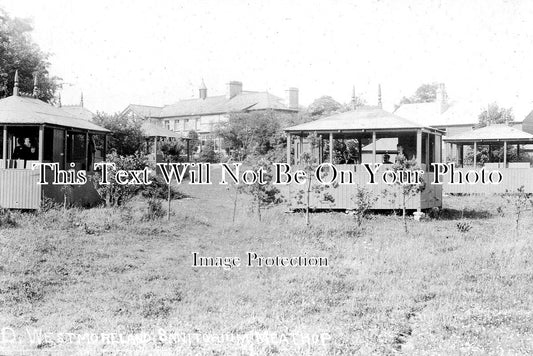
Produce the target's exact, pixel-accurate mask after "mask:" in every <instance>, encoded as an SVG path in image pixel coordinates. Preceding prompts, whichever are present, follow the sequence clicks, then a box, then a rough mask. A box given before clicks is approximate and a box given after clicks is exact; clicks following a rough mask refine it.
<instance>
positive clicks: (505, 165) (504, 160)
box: [503, 141, 507, 168]
mask: <svg viewBox="0 0 533 356" xmlns="http://www.w3.org/2000/svg"><path fill="white" fill-rule="evenodd" d="M503 168H507V141H503Z"/></svg>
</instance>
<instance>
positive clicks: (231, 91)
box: [227, 81, 242, 99]
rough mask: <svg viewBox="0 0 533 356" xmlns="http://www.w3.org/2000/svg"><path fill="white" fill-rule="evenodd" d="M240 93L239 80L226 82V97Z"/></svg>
mask: <svg viewBox="0 0 533 356" xmlns="http://www.w3.org/2000/svg"><path fill="white" fill-rule="evenodd" d="M240 93H242V83H241V82H236V81H231V82H229V83H228V92H227V97H228V99H231V98H233V97H235V96H236V95H239V94H240Z"/></svg>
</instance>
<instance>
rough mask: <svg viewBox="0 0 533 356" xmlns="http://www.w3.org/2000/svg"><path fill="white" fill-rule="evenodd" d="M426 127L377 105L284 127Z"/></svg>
mask: <svg viewBox="0 0 533 356" xmlns="http://www.w3.org/2000/svg"><path fill="white" fill-rule="evenodd" d="M411 128H427V127H424V126H423V125H421V124H419V123H416V122H414V121H410V120H407V119H404V118H403V117H400V116H398V115H395V114H392V113H390V112H388V111H385V110H383V109H380V108H377V107H359V108H357V110H353V111H347V112H343V113H340V114H335V115H331V116H327V117H324V118H321V119H318V120H315V121H311V122H307V123H304V124H300V125H296V126H292V127H289V128H286V129H285V131H289V132H290V131H341V132H342V131H351V130H353V131H358V130H386V129H391V130H394V129H411Z"/></svg>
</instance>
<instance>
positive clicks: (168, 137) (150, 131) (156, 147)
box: [141, 121, 191, 163]
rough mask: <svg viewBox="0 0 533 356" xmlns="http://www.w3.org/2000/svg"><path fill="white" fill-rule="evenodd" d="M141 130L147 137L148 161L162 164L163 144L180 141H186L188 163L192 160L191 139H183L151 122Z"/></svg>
mask: <svg viewBox="0 0 533 356" xmlns="http://www.w3.org/2000/svg"><path fill="white" fill-rule="evenodd" d="M141 130H142V131H143V134H144V136H145V137H146V144H145V148H146V152H145V153H146V154H147V155H148V160H149V161H150V162H153V163H158V162H162V160H163V156H162V154H161V152H160V146H161V143H162V142H175V141H178V140H184V141H185V145H186V155H187V156H186V159H187V162H190V160H191V150H190V139H189V138H188V137H183V136H182V135H181V134H180V133H178V132H175V131H171V130H168V129H166V128H164V127H162V126H159V125H157V124H154V123H152V122H150V121H145V122H144V123H143V124H142V126H141Z"/></svg>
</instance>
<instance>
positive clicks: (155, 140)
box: [154, 136, 157, 164]
mask: <svg viewBox="0 0 533 356" xmlns="http://www.w3.org/2000/svg"><path fill="white" fill-rule="evenodd" d="M154 163H156V164H157V136H155V137H154Z"/></svg>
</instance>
